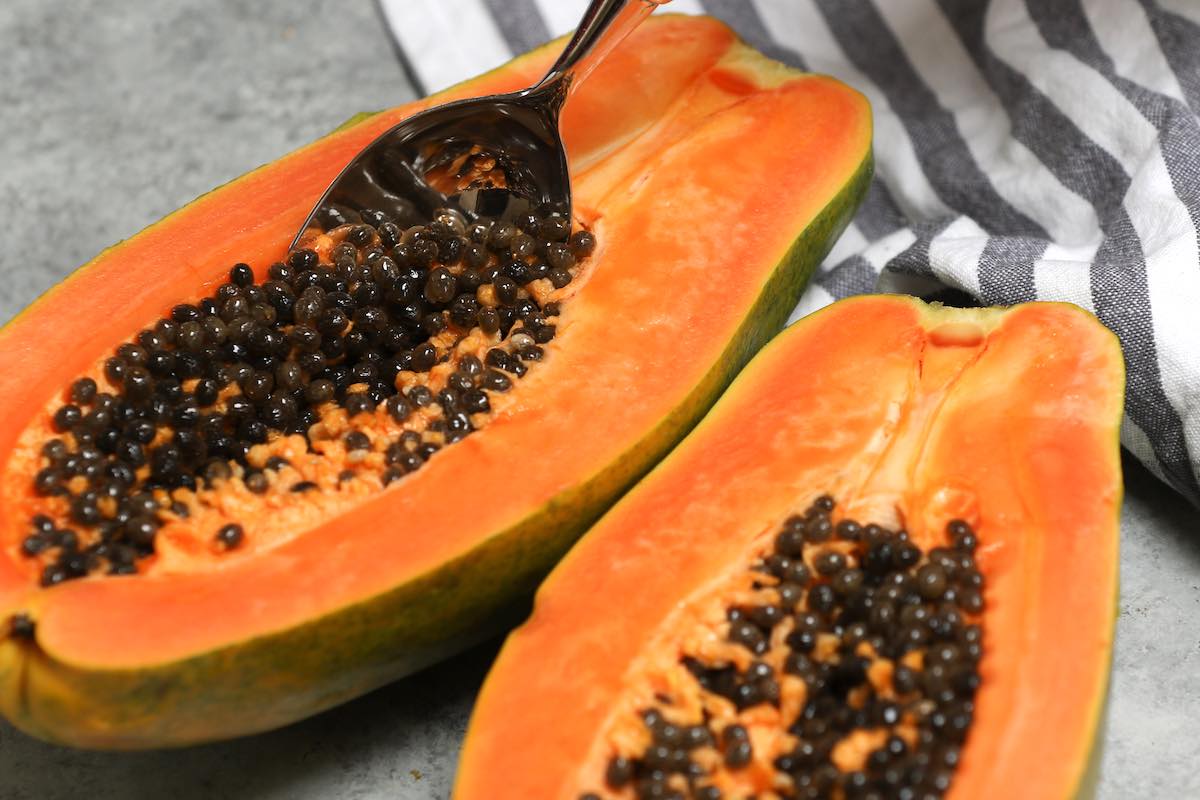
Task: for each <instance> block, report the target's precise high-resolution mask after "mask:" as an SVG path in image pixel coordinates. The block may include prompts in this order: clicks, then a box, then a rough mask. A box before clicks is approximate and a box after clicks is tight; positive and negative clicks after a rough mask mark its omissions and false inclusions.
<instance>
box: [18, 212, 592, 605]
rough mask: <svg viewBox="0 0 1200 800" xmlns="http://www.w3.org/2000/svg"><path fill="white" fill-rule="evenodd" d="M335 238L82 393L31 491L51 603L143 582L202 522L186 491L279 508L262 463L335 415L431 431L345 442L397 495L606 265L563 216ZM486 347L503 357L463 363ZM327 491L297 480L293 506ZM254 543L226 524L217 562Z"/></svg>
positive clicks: (381, 218)
mask: <svg viewBox="0 0 1200 800" xmlns="http://www.w3.org/2000/svg"><path fill="white" fill-rule="evenodd" d="M319 238H320V241H319V242H318V243H315V244H313V249H308V248H305V249H298V250H295V251H293V252H291V253H290V254H289V256H288V258H287V259H286V260H284V261H280V262H277V263H275V264H272V265H271V266H270V267H269V269H268V271H267V279H266V280H265V281H262V282H256V280H255V275H254V273H253V271H252V270H251V268H250V267H249V266H248V265H246V264H236V265H234V267H233V268H232V269H231V270H230V272H229V276H228V280H227V281H226V282H225V283H223V284H222V285H221V286H220V287H219V288H218V289H217V290H216V292H215V293H214V294H212V295H211V296H209V297H205V298H204V299H202V300H201V301H199V302H197V303H194V304H193V303H183V304H180V305H177V306H175V307H174V308H173V309H171V311H170V313H169V315H167V316H166V317H164V318H163V319H160V320H158V322H157V323H155V324H154V325H153V326H151V327H149V328H146V329H145V330H142V331H141V332H140V333H138V334H137V336H136V337H134V339H133V341H130V342H127V343H125V344H122V345H120V346H119V347H118V348H116V351H115V353H114V354H113V355H112V357H110V358H109V359H108V360H107V361H106V362H105V363H104V367H103V378H102V379H100V380H99V381H98V380H97V379H93V378H91V377H84V378H80V379H79V380H77V381H76V382H75V383H74V384H73V385H72V386H71V387H70V388H69V390H68V397H67V402H66V403H65V404H63V405H62V406H61V407H59V408H58V409H57V410H56V411H55V412H54V414H53V420H52V425H53V428H54V430H55V431H56V432H57V433H58V436H56V437H55V438H51V439H49V440H48V441H46V442H45V443H44V444H43V446H42V448H41V458H42V464H41V468H40V469H39V471H38V472H37V474H36V476H35V478H34V490H35V492H36V493H37V494H38V495H40V496H43V497H46V498H48V501H47V503H46V510H45V513H41V514H38V515H36V516H34V517H33V519H32V520H31V526H30V528H31V529H30V531H29V533H28V535H27V536H26V537H25V538H24V540H23V542H22V545H21V546H22V549H23V552H24V553H25V555H27V556H28V557H30V558H36V559H39V560H40V561H41V563H42V565H43V572H42V578H41V580H42V583H43V584H44V585H53V584H57V583H60V582H62V581H64V580H68V579H72V578H78V577H82V576H84V575H88V574H91V573H95V572H105V573H108V574H113V575H123V574H132V573H136V572H137V562H138V561H139V559H142V558H144V557H146V556H148V555H150V554H152V553H153V552H154V550H155V539H156V535H157V532H158V530H159V529H160V527H161V526H162V525H163V524H164V521H166V520H169V519H177V518H181V517H186V516H187V515H188V507H187V505H186V504H185V503H181V502H179V501H178V500H177V499H176V498H177V497H178V496H179V492H180V490H183V491H185V492H189V491H190V492H199V491H203V490H204V489H205V488H206V487H212V486H214V485H218V484H219V482H220V481H224V480H230V479H233V480H241V481H243V482H244V484H245V486H246V487H247V488H248V489H249V490H250V491H251V492H255V493H259V494H261V493H263V492H265V491H267V489H268V486H269V484H270V481H268V479H267V476H266V475H265V474H264V469H265V470H275V471H279V470H281V469H283V468H285V467H287V466H288V462H287V461H286V460H284V459H281V458H273V459H271V460H270V461H268V462H267V463H266V465H265V467H263V465H261V464H260V465H259V467H258V468H256V467H254V466H253V465H252V463H251V461H250V460H249V458H248V456H249V454H250V453H251V450H252V448H254V447H255V446H256V445H260V444H263V443H267V442H269V441H271V440H273V439H274V438H276V437H279V436H284V435H292V434H299V435H302V436H305V437H309V436H310V432H311V431H313V430H315V428H314V426H315V425H316V423H318V422H319V421H320V420H321V419H322V418H323V415H325V414H326V413H327V412H329V411H330V410H331V409H341V410H344V412H345V414H346V416H347V417H349V419H350V421H351V425H352V426H353V423H354V420H355V419H364V418H365V417H364V415H373V414H375V413H376V410H377V409H379V408H382V409H385V410H386V413H387V415H388V416H389V417H390V419H391V420H393V421H394V422H395V423H397V425H399V426H403V425H405V424H409V423H408V422H407V421H409V420H410V418H414V419H416V418H418V417H419V418H420V425H415V424H413V425H411V426H410V427H411V428H412V429H404V430H402V431H401V432H399V433H398V434H397V436H395V437H394V438H393V439H391V440H389V441H379V440H378V438H375V439H374V442H373V440H372V438H369V437H367V436H366V435H365V434H364V433H362V432H361V431H356V430H352V431H350V432H349V433H346V434H345V439H344V445H345V448H346V451H347V452H348V453H350V454H351V460H354V459H353V456H354V454H355V452H356V451H358V452H359V453H360V454H361V451H366V450H370V449H372V448H373V447H374V448H376V449H379V450H381V451H383V452H384V453H385V463H386V465H387V466H386V470H385V471H384V472H383V474H382V475H381V476H380V478H381V482H382V484H383V485H387V484H388V483H390V482H391V481H393V480H395V479H396V478H398V477H400V476H402V475H404V474H406V473H408V472H411V471H413V470H415V469H417V468H418V467H420V466H421V464H422V463H424V461H425V460H426V459H428V458H429V457H430V456H431V455H432V454H433V453H434V452H436V451H437V450H438V449H439V448H440V447H442V446H444V445H446V444H449V443H452V442H455V441H458V440H459V439H461V438H463V437H465V436H467V435H469V434H470V433H472V432H473V431H474V430H475V429H476V428H477V427H478V425H479V424H481V423H482V422H483V421H485V420H486V415H487V414H488V413H489V412H490V410H491V400H490V399H489V398H490V397H491V396H494V395H495V394H496V393H501V392H506V391H508V390H509V389H510V388H511V387H512V385H513V381H514V380H515V379H517V378H520V377H521V376H523V375H524V374H525V373H526V371H527V370H528V369H529V365H530V364H531V363H533V362H537V361H539V360H541V359H542V357H543V355H544V351H543V345H545V344H546V343H548V342H549V341H550V340H551V339H553V338H554V336H555V333H556V325H555V321H556V317H557V316H558V314H559V304H558V303H557V302H554V301H553V300H551V298H552V297H555V296H557V295H556V294H555V291H556V290H558V289H562V288H563V287H566V286H567V285H568V284H569V283H571V281H572V280H573V279H574V278H575V276H576V274H577V272H578V266H579V264H580V262H581V261H582V260H583V259H585V258H586V257H587V256H588V255H589V254H590V253H591V252H592V250H593V248H594V247H595V238H594V237H593V235H592V234H591V233H590V232H588V231H586V230H575V231H572V225H571V222H570V220H569V219H568V218H567V217H566V216H564V215H563V214H561V213H556V212H551V213H546V214H529V215H527V216H525V217H522V218H520V219H519V220H517V221H516V222H515V224H514V223H510V222H504V221H498V220H483V221H476V222H473V223H468V221H467V220H466V219H465V218H464V217H463V216H462V215H461V214H459V213H458V212H457V211H453V210H447V209H443V210H441V211H439V212H438V213H436V214H435V215H434V219H433V221H432V223H431V224H429V225H420V226H414V227H409V228H406V229H403V228H401V227H400V226H399V225H398V224H397V223H396V222H394V221H392V220H391V219H389V218H388V217H387V215H385V214H383V213H382V212H366V213H364V214H363V215H362V216H361V219H355V220H353V221H351V222H349V223H348V224H345V225H342V226H341V227H339V228H337V229H334V230H332V231H330V232H329V233H328V234H326V235H324V236H323V237H319ZM472 336H474V337H476V338H478V340H479V341H480V342H485V343H487V344H488V346H487V347H485V348H483V349H481V350H480V351H479V352H478V353H477V354H476V353H464V352H462V350H461V348H458V347H457V345H458V344H459V343H461V342H463V341H464V340H469V341H474V339H469V337H472ZM441 364H449V365H450V366H451V367H452V368H453V369H452V372H451V373H450V374H449V375H448V377H445V378H444V380H443V379H442V378H439V379H438V380H437V381H434V380H432V379H431V378H429V375H430V371H431V370H432V369H433V368H434V367H435V366H437V365H441ZM444 372H445V370H443V373H444ZM98 377H99V376H98ZM309 444H310V446H311V444H312V442H311V440H310V441H309ZM344 477H347V478H352V477H353V475H352V474H349V473H347V474H346V475H345V476H344ZM318 488H319V487H318V486H317V484H315V483H313V482H312V481H299V482H297V483H295V484H294V485H292V486H291V487H290V490H291V491H292V492H296V493H303V492H307V491H312V490H316V489H318ZM63 509H65V512H64V511H63ZM245 536H246V531H245V530H244V529H243V527H242V526H241V525H239V524H236V523H234V524H229V525H225V526H224V527H221V528H220V529H219V530H216V531H213V532H212V537H213V546H214V548H216V549H217V550H229V549H233V548H236V547H238V546H239V545H240V544H242V542H243V540H244V538H245Z"/></svg>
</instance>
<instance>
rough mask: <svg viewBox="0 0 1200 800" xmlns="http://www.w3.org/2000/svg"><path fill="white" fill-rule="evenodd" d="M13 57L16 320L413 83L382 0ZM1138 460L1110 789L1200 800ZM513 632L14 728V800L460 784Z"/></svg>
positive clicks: (1177, 602)
mask: <svg viewBox="0 0 1200 800" xmlns="http://www.w3.org/2000/svg"><path fill="white" fill-rule="evenodd" d="M0 66H2V69H3V74H4V80H3V81H2V82H0V108H2V109H3V112H2V113H0V218H2V219H3V220H4V227H5V230H6V231H7V234H6V235H5V237H4V246H3V249H0V322H3V321H7V320H8V319H9V318H11V317H12V316H13V315H14V314H16V313H17V312H18V311H19V310H20V309H21V308H22V307H24V306H25V305H26V304H28V303H29V302H30V301H31V300H33V299H34V298H35V297H37V296H38V295H39V294H40V293H41V292H43V291H45V290H46V289H48V288H49V287H51V286H52V285H54V284H55V283H56V282H58V281H59V280H60V279H61V278H62V277H63V276H65V275H66V274H67V273H68V272H70V271H71V270H72V269H73V268H74V267H75V266H77V265H78V264H81V263H83V262H84V261H86V260H87V259H88V258H90V257H91V256H93V255H95V254H96V253H97V252H99V251H100V250H101V249H102V248H104V247H106V246H107V245H109V244H111V243H113V242H114V241H116V240H118V239H121V238H123V237H126V236H129V235H130V234H132V233H135V232H136V231H138V230H140V229H141V228H142V227H144V226H145V225H147V224H149V223H151V222H153V221H154V220H156V219H158V218H159V217H161V216H163V215H164V214H166V213H168V212H169V211H171V210H173V209H175V208H177V207H178V206H180V205H182V204H184V203H186V202H187V201H189V200H191V199H192V198H194V197H195V196H197V195H199V194H201V193H203V192H205V191H207V190H208V189H210V188H212V187H213V186H216V185H219V184H221V183H224V182H225V181H228V180H230V179H231V178H234V177H236V176H237V175H239V174H241V173H242V172H245V171H246V170H248V169H250V168H252V167H254V166H257V165H258V164H261V163H263V162H266V161H270V160H272V159H274V158H276V157H278V156H280V155H282V154H283V153H285V152H287V151H289V150H291V149H293V148H295V147H297V146H299V145H301V144H304V143H306V142H308V141H310V140H311V139H313V138H315V137H316V136H318V135H320V134H321V133H323V132H325V131H328V130H329V129H331V128H333V127H334V126H336V125H337V124H338V123H340V122H341V121H342V120H344V119H345V118H347V117H349V116H350V115H351V114H353V113H354V112H356V111H359V110H363V109H376V108H381V107H386V106H390V105H395V104H397V103H399V102H402V101H404V100H408V99H410V98H411V97H412V95H413V93H412V90H411V88H410V87H409V85H408V84H407V82H406V80H405V77H404V74H403V72H402V70H401V68H400V66H399V64H398V62H397V60H396V58H395V55H394V53H393V51H392V49H391V45H390V43H389V40H388V38H387V36H386V34H385V32H384V30H383V29H382V26H381V22H380V18H379V15H378V11H377V9H376V7H375V6H374V4H373V3H372V2H370V1H369V0H353V2H335V1H334V0H326V1H325V2H321V1H320V0H290V1H289V2H287V3H255V2H252V0H209V2H204V0H177V1H176V2H171V3H149V2H125V0H107V2H99V1H97V0H78V1H77V2H71V3H65V2H55V3H47V2H45V0H4V2H3V3H0ZM1197 357H1200V355H1198V356H1197ZM1126 467H1127V484H1128V490H1127V497H1126V502H1125V508H1124V511H1123V514H1122V517H1121V525H1122V529H1121V540H1122V541H1121V547H1122V556H1121V609H1120V617H1119V620H1118V624H1117V648H1116V658H1115V663H1114V672H1113V685H1112V693H1111V697H1110V706H1109V716H1108V726H1107V728H1106V732H1105V739H1106V742H1105V751H1104V761H1103V764H1102V770H1103V778H1102V782H1101V787H1100V797H1102V798H1104V800H1118V799H1120V800H1124V798H1162V799H1164V800H1170V799H1172V798H1195V797H1200V771H1198V770H1197V765H1198V764H1200V514H1197V513H1196V512H1195V511H1194V510H1192V509H1190V508H1189V507H1188V506H1187V505H1186V504H1185V503H1183V502H1182V501H1181V500H1179V499H1178V498H1177V497H1176V496H1175V495H1173V494H1172V493H1171V492H1169V491H1167V490H1165V489H1164V488H1162V487H1161V486H1159V485H1158V484H1157V483H1156V482H1155V481H1154V480H1153V478H1151V477H1150V476H1149V475H1148V473H1146V472H1145V471H1144V470H1143V469H1141V468H1140V467H1138V466H1137V465H1136V464H1133V463H1131V462H1128V461H1127V463H1126ZM495 647H496V645H495V644H490V645H486V646H484V647H481V648H478V649H476V650H474V651H472V652H469V653H467V654H465V655H462V656H460V657H458V658H456V659H454V660H452V661H450V662H448V663H446V664H444V665H442V666H439V667H435V668H433V669H431V670H429V671H427V672H425V673H422V674H420V675H417V676H414V677H411V678H409V679H407V680H404V681H401V682H399V683H396V684H394V685H392V686H389V687H386V688H384V689H381V690H379V691H377V692H375V693H374V694H371V695H369V696H368V697H364V698H362V699H360V700H357V701H355V702H352V703H350V704H348V705H345V706H343V707H341V708H337V709H334V710H333V711H330V712H327V713H325V714H322V715H320V716H318V717H316V718H313V719H310V720H307V721H305V722H301V723H299V724H297V725H293V726H291V727H289V728H286V729H283V730H280V731H276V732H273V733H268V734H263V735H260V736H254V737H251V738H247V739H242V740H239V741H234V742H227V743H222V744H214V745H208V746H204V747H196V748H189V749H184V750H176V751H167V752H156V753H134V754H103V753H84V752H74V751H71V750H66V749H62V748H58V747H52V746H49V745H45V744H42V743H40V742H36V741H34V740H31V739H29V738H27V737H25V736H23V735H22V734H20V733H18V732H17V731H15V730H13V729H12V728H11V727H9V726H7V725H6V724H5V723H3V722H0V800H57V799H58V798H88V800H118V799H119V800H128V799H129V798H155V799H156V800H158V799H159V798H164V797H169V798H172V799H173V800H191V798H280V799H281V800H282V799H283V798H289V799H290V798H321V799H322V800H325V799H327V798H345V799H347V800H349V799H350V798H385V797H386V798H391V799H393V800H399V799H400V798H406V799H412V800H417V799H418V798H420V799H422V800H423V799H425V798H444V797H446V796H447V795H448V794H449V791H450V786H451V782H452V778H453V774H454V762H455V758H456V756H457V754H458V748H459V742H460V740H461V737H462V734H463V730H464V728H465V726H466V722H467V715H468V713H469V710H470V705H471V701H472V699H473V698H474V696H475V693H476V691H477V690H478V687H479V683H480V681H481V680H482V678H483V675H484V673H485V671H486V669H487V665H488V662H489V660H490V658H491V656H492V655H493V654H494V652H495Z"/></svg>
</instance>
